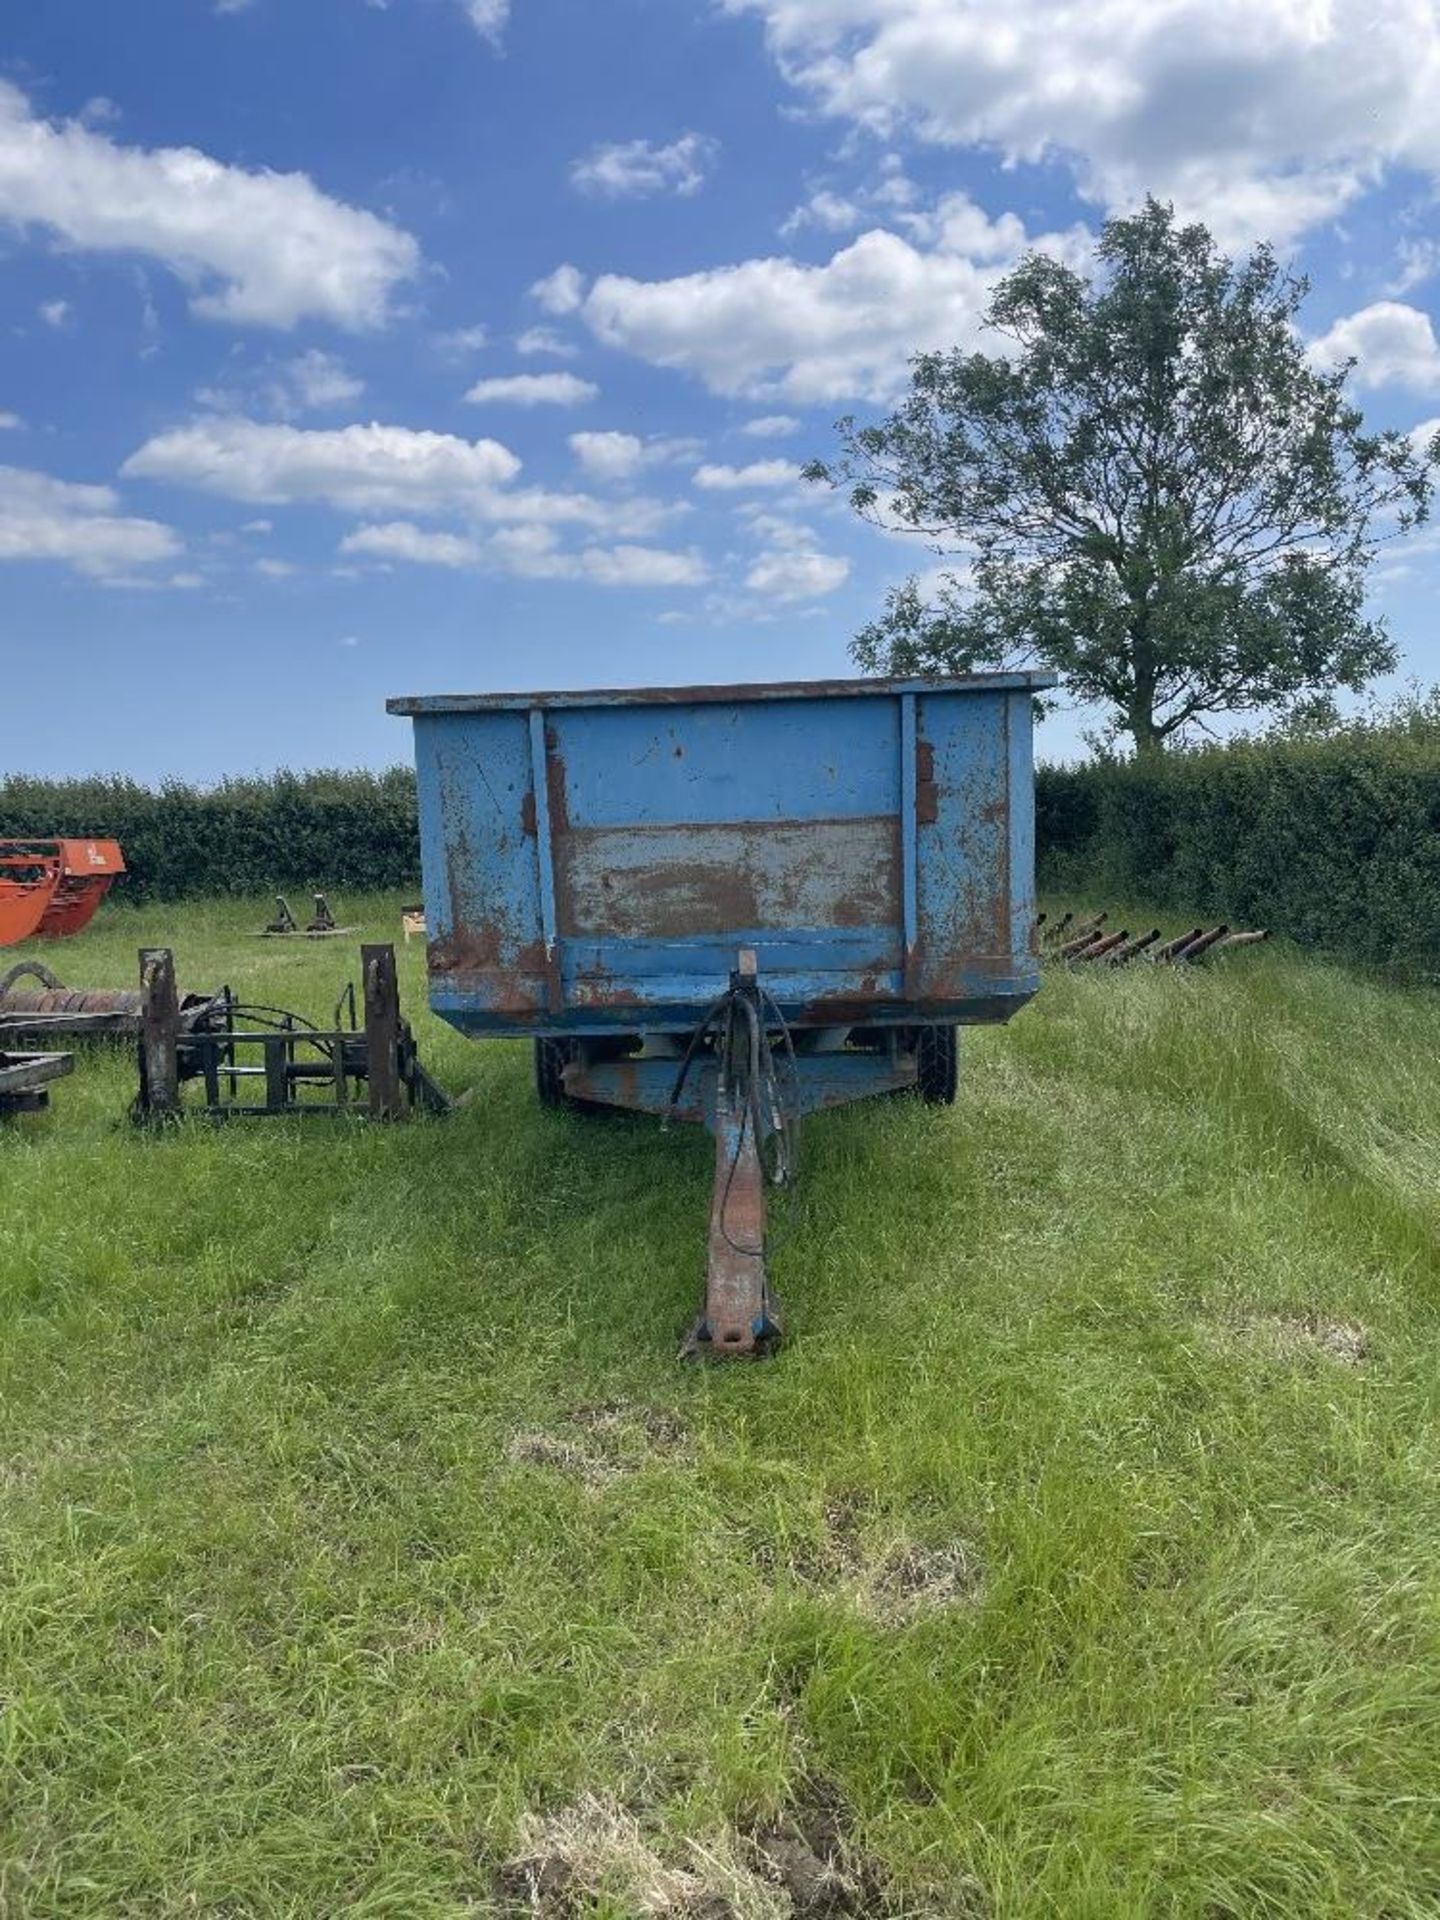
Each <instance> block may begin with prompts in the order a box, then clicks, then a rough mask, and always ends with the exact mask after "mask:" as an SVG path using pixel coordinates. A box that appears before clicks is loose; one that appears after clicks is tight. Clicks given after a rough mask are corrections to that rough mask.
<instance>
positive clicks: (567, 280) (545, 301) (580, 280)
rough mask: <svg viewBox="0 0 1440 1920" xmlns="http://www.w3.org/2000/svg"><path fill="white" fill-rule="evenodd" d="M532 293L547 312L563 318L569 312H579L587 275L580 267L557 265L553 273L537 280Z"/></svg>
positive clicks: (532, 296) (531, 290) (582, 302)
mask: <svg viewBox="0 0 1440 1920" xmlns="http://www.w3.org/2000/svg"><path fill="white" fill-rule="evenodd" d="M530 294H531V298H532V299H535V300H538V301H539V303H540V305H541V306H542V307H543V308H544V309H545V311H546V313H553V314H555V315H556V316H557V318H563V317H564V316H565V315H566V314H567V313H578V312H579V311H580V308H581V306H582V305H583V304H584V300H585V276H584V274H583V273H581V271H580V269H579V268H578V267H571V266H564V267H556V269H555V271H554V272H553V273H547V274H546V276H545V278H544V279H543V280H537V281H536V282H535V284H534V286H533V287H531V289H530Z"/></svg>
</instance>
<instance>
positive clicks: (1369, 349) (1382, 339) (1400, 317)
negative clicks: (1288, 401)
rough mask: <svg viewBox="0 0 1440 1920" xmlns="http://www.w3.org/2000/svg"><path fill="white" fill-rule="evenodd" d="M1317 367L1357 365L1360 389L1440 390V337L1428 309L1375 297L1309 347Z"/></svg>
mask: <svg viewBox="0 0 1440 1920" xmlns="http://www.w3.org/2000/svg"><path fill="white" fill-rule="evenodd" d="M1310 356H1311V358H1312V359H1313V360H1314V361H1315V362H1316V363H1317V364H1318V365H1320V366H1335V365H1337V364H1338V363H1339V362H1341V361H1343V360H1349V359H1353V360H1354V361H1355V363H1356V365H1355V374H1354V380H1355V385H1356V386H1357V387H1358V388H1361V389H1362V390H1363V389H1366V388H1375V387H1389V386H1396V387H1408V388H1410V389H1411V391H1412V392H1415V393H1440V341H1437V340H1436V338H1435V327H1434V323H1433V322H1432V321H1431V319H1430V316H1429V314H1428V313H1422V312H1421V311H1420V309H1419V308H1418V307H1409V306H1405V305H1404V304H1403V303H1402V302H1400V301H1396V300H1378V301H1376V303H1375V304H1374V305H1373V306H1369V307H1362V308H1361V310H1360V311H1359V312H1358V313H1352V314H1350V315H1348V316H1347V317H1346V318H1345V319H1343V320H1337V321H1336V322H1335V325H1334V326H1333V327H1331V329H1330V331H1329V332H1328V333H1327V334H1325V335H1323V337H1322V338H1321V339H1319V340H1317V341H1315V343H1314V344H1313V346H1312V347H1311V348H1310Z"/></svg>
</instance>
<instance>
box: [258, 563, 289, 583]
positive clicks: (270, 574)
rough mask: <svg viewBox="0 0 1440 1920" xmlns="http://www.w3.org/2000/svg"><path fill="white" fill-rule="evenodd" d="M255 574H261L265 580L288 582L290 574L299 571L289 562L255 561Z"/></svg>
mask: <svg viewBox="0 0 1440 1920" xmlns="http://www.w3.org/2000/svg"><path fill="white" fill-rule="evenodd" d="M255 571H256V573H259V574H263V575H264V577H265V578H266V579H267V580H288V579H289V578H290V577H291V575H292V574H296V573H298V572H299V571H300V569H299V568H298V567H297V566H294V565H293V564H292V563H291V562H290V561H289V560H257V561H256V562H255Z"/></svg>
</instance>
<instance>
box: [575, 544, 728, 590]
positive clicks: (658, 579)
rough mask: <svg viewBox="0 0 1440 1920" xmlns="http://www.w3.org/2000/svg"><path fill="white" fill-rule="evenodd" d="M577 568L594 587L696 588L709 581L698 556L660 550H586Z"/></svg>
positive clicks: (610, 548) (637, 548)
mask: <svg viewBox="0 0 1440 1920" xmlns="http://www.w3.org/2000/svg"><path fill="white" fill-rule="evenodd" d="M580 566H581V569H582V571H583V573H584V576H585V578H586V579H587V580H593V581H594V583H595V585H596V586H597V587H698V586H700V585H702V584H703V583H704V581H706V580H707V579H708V578H709V570H708V568H707V567H706V565H705V562H704V560H702V559H701V557H700V555H699V554H698V553H671V552H668V551H667V550H666V549H665V548H663V547H632V546H621V547H587V548H586V549H585V551H584V552H583V553H582V554H581V555H580Z"/></svg>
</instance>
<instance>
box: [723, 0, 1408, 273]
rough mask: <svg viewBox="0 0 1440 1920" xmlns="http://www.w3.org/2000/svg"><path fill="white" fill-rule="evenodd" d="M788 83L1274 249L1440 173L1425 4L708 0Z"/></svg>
mask: <svg viewBox="0 0 1440 1920" xmlns="http://www.w3.org/2000/svg"><path fill="white" fill-rule="evenodd" d="M721 5H722V6H723V7H724V8H726V9H727V10H728V11H730V12H732V13H736V14H753V15H757V16H759V17H760V19H761V20H762V21H763V23H764V27H765V32H766V36H767V41H768V44H769V47H770V49H771V52H772V53H773V55H774V56H775V58H776V60H777V61H778V63H779V65H780V67H781V69H782V71H783V72H784V74H785V76H786V77H787V79H788V80H789V81H790V82H791V83H792V84H793V85H794V86H796V87H797V88H799V89H801V90H802V91H803V92H804V93H805V94H806V95H807V96H808V97H809V99H810V100H811V101H812V102H813V103H814V104H816V105H817V106H818V107H819V108H820V109H821V110H822V111H824V112H827V113H830V114H833V115H837V116H841V117H844V118H846V119H848V120H850V121H852V122H854V123H856V124H858V125H860V126H863V127H866V128H868V129H870V130H871V131H874V132H878V133H882V134H883V133H885V132H887V131H891V130H894V129H897V128H902V127H903V128H908V129H909V130H911V131H913V132H915V133H918V134H919V135H920V136H921V137H922V138H925V139H928V140H931V141H935V142H939V143H943V144H946V145H953V146H983V147H988V148H990V149H992V150H993V151H995V152H997V153H999V154H1000V156H1001V157H1002V158H1003V159H1005V160H1007V161H1026V160H1029V161H1034V160H1041V159H1056V160H1059V161H1061V162H1062V163H1064V164H1067V165H1069V166H1070V167H1071V168H1072V169H1073V171H1074V173H1075V177H1076V179H1077V182H1078V184H1079V186H1080V188H1081V190H1082V191H1083V192H1084V193H1086V194H1087V195H1089V196H1090V197H1091V198H1093V199H1095V200H1096V201H1098V202H1100V203H1101V204H1103V205H1105V206H1107V207H1121V206H1130V205H1133V204H1134V203H1135V202H1136V201H1137V200H1138V199H1139V198H1140V196H1141V195H1142V194H1143V193H1144V192H1145V191H1147V190H1150V191H1154V192H1156V193H1158V194H1160V195H1161V196H1163V197H1167V198H1173V199H1175V200H1176V201H1177V203H1179V204H1180V205H1181V207H1182V208H1184V209H1185V210H1186V211H1187V212H1193V213H1197V214H1199V215H1200V216H1201V217H1203V218H1206V219H1207V220H1209V221H1210V223H1211V224H1212V225H1213V226H1215V227H1217V228H1218V229H1219V230H1220V231H1221V232H1222V233H1223V234H1225V236H1226V237H1227V238H1228V239H1231V240H1235V239H1239V238H1242V237H1246V236H1254V235H1257V234H1264V235H1267V236H1268V237H1270V238H1272V239H1275V240H1276V241H1278V242H1281V243H1284V242H1286V241H1288V240H1290V239H1292V238H1293V237H1294V236H1295V235H1296V234H1298V233H1300V232H1302V231H1303V230H1304V229H1305V228H1307V227H1309V226H1311V225H1313V224H1314V223H1316V222H1317V221H1320V220H1323V219H1327V218H1330V217H1333V215H1334V214H1336V213H1337V212H1338V211H1339V210H1340V209H1341V208H1342V207H1343V206H1345V205H1346V204H1347V203H1348V202H1349V201H1350V200H1352V199H1353V198H1354V197H1355V196H1356V195H1357V194H1359V193H1360V192H1362V191H1363V190H1364V189H1365V187H1366V186H1367V185H1369V184H1371V183H1373V182H1374V181H1375V180H1376V179H1377V178H1378V177H1379V176H1380V175H1381V174H1382V173H1383V171H1384V170H1385V169H1386V168H1387V167H1390V166H1394V165H1411V166H1415V167H1419V168H1421V169H1423V170H1426V171H1429V172H1434V171H1435V169H1436V167H1437V165H1440V123H1437V120H1436V117H1435V115H1434V114H1433V112H1431V111H1430V110H1429V103H1430V102H1431V101H1432V100H1433V98H1434V90H1435V86H1436V76H1437V72H1440V10H1437V9H1436V7H1435V6H1434V4H1433V0H1385V3H1384V4H1383V5H1379V6H1377V5H1375V4H1374V0H1144V4H1137V0H1093V3H1092V4H1090V5H1088V6H1083V7H1082V6H1073V5H1068V4H1067V5H1057V4H1056V0H1010V4H1009V5H1008V6H1007V7H1005V9H1004V10H1003V13H997V12H996V10H995V8H994V7H993V5H992V4H990V0H903V3H902V0H721Z"/></svg>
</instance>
